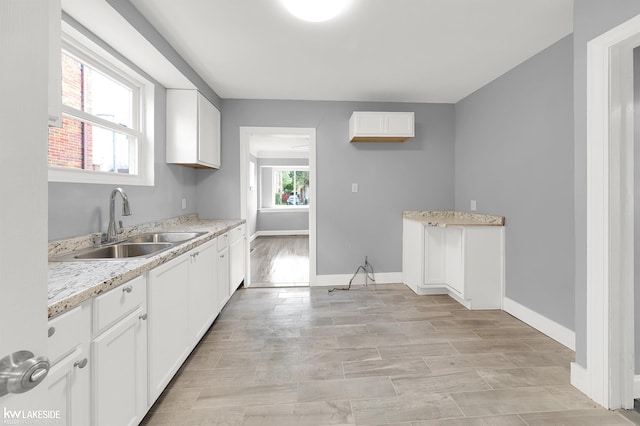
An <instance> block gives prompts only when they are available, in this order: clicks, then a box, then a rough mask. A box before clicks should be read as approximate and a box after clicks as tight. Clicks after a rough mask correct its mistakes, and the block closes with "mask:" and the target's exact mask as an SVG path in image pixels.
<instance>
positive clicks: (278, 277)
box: [240, 127, 316, 287]
mask: <svg viewBox="0 0 640 426" xmlns="http://www.w3.org/2000/svg"><path fill="white" fill-rule="evenodd" d="M240 185H241V188H240V197H241V217H242V219H245V220H246V221H247V236H248V241H249V242H250V243H249V244H247V253H246V259H247V269H246V274H245V277H246V278H245V286H246V287H252V284H253V280H254V279H255V280H257V281H259V282H255V284H256V286H261V287H264V286H299V285H305V286H310V285H314V283H315V281H316V197H315V194H316V191H315V188H316V129H314V128H299V127H240ZM296 238H297V241H296V240H295V239H296ZM288 240H290V241H288ZM304 243H306V247H304V248H303V247H302V246H301V244H304ZM252 251H253V253H252ZM267 268H268V270H266V269H267ZM300 268H306V270H304V271H302V272H300V271H299V269H300ZM261 269H262V270H261ZM260 270H261V271H260ZM304 280H306V281H304Z"/></svg>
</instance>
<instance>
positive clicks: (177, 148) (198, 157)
mask: <svg viewBox="0 0 640 426" xmlns="http://www.w3.org/2000/svg"><path fill="white" fill-rule="evenodd" d="M167 163H173V164H182V165H184V166H189V167H196V168H213V169H218V168H220V111H218V109H217V108H216V107H215V106H214V105H213V104H212V103H211V102H209V101H208V100H207V99H206V98H205V97H204V96H202V95H201V94H200V93H199V92H198V91H196V90H182V89H167Z"/></svg>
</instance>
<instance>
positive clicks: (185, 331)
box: [147, 253, 193, 404]
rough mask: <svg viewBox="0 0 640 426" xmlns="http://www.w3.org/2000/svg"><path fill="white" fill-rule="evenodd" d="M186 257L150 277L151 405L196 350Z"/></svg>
mask: <svg viewBox="0 0 640 426" xmlns="http://www.w3.org/2000/svg"><path fill="white" fill-rule="evenodd" d="M190 261H191V254H190V253H185V254H183V255H181V256H179V257H177V258H175V259H172V260H171V261H169V262H167V263H165V264H163V265H160V266H158V267H157V268H154V269H152V270H150V271H149V272H148V275H147V310H148V312H149V320H148V321H149V323H148V333H149V334H148V338H149V345H148V348H149V349H148V350H149V356H148V362H149V404H153V403H154V402H155V400H156V399H157V398H158V396H160V394H161V393H162V391H163V390H164V388H165V387H166V386H167V384H168V383H169V381H170V380H171V378H172V377H173V375H174V374H175V373H176V371H178V369H179V368H180V366H181V365H182V363H183V362H184V360H185V359H186V358H187V356H188V355H189V352H190V351H191V348H192V340H193V338H192V337H191V333H190V330H189V315H188V313H189V307H190V299H189V263H190Z"/></svg>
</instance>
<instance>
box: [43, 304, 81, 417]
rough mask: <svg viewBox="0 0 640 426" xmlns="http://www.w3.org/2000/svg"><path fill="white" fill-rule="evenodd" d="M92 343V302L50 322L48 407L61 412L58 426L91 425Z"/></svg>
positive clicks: (47, 380)
mask: <svg viewBox="0 0 640 426" xmlns="http://www.w3.org/2000/svg"><path fill="white" fill-rule="evenodd" d="M90 340H91V301H88V302H85V303H83V304H82V305H80V306H77V307H75V308H73V309H72V310H70V311H69V312H65V313H63V314H61V315H59V316H58V317H56V318H53V319H52V320H51V321H49V360H50V361H51V369H50V370H49V374H48V376H47V378H46V379H45V380H46V383H47V389H48V391H47V398H48V403H49V404H50V405H49V407H51V409H53V410H60V422H59V423H56V424H60V425H65V426H84V425H88V424H91V398H90V395H91V393H90V391H91V371H90V368H89V367H88V363H89V358H90V356H89V348H90Z"/></svg>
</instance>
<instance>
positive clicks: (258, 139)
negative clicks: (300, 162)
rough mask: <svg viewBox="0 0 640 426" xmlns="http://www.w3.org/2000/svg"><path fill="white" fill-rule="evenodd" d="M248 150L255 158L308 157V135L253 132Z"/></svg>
mask: <svg viewBox="0 0 640 426" xmlns="http://www.w3.org/2000/svg"><path fill="white" fill-rule="evenodd" d="M249 152H250V153H251V154H252V155H253V156H254V157H257V158H309V136H306V135H295V134H271V135H268V134H260V133H257V134H253V135H251V138H250V139H249Z"/></svg>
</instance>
